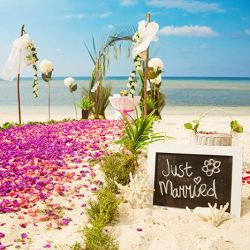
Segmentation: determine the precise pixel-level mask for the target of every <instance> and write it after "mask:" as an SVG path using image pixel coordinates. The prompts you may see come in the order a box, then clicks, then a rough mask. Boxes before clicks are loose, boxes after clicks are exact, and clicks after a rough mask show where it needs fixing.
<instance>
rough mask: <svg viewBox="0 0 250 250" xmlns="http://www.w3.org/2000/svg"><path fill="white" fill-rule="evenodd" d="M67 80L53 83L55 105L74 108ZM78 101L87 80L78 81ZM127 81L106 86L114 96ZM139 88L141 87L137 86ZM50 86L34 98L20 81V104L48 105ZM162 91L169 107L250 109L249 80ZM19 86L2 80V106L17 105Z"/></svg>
mask: <svg viewBox="0 0 250 250" xmlns="http://www.w3.org/2000/svg"><path fill="white" fill-rule="evenodd" d="M63 79H64V77H55V78H54V80H53V81H52V82H51V99H52V105H55V106H57V105H72V101H73V100H72V96H71V94H70V93H69V91H68V89H67V88H66V86H65V85H64V83H63ZM75 79H76V82H77V83H78V90H77V92H76V99H77V100H79V99H80V96H81V91H82V88H83V87H87V86H88V83H89V79H88V78H87V77H76V78H75ZM126 82H127V77H109V78H107V79H106V80H105V83H106V84H111V85H112V86H113V94H114V93H119V92H120V90H122V89H127V87H126ZM138 85H139V83H138ZM47 91H48V89H47V83H45V82H43V81H42V80H40V81H39V97H38V98H33V96H32V79H31V78H24V79H22V80H21V102H22V105H24V106H44V105H47ZM161 91H162V92H163V93H165V94H166V95H167V103H168V105H169V106H210V105H211V106H228V107H230V106H232V107H235V106H250V78H206V77H199V78H192V77H169V78H164V80H163V83H162V87H161ZM16 103H17V101H16V82H15V81H13V82H7V81H3V80H0V106H9V105H16Z"/></svg>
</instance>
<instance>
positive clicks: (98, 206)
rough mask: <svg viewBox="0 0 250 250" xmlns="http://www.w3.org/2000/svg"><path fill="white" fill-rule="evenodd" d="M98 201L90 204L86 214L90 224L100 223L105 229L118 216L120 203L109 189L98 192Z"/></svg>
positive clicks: (104, 188) (105, 188) (92, 201)
mask: <svg viewBox="0 0 250 250" xmlns="http://www.w3.org/2000/svg"><path fill="white" fill-rule="evenodd" d="M96 196H97V199H96V200H91V201H90V202H89V208H87V210H86V212H87V215H88V216H89V219H90V222H91V223H93V222H98V224H99V225H102V226H103V227H104V226H106V225H107V224H109V223H111V222H112V221H113V220H114V219H115V218H116V217H117V215H118V211H117V208H118V204H119V203H118V201H117V200H116V197H115V194H114V193H113V192H112V190H111V189H110V188H109V187H103V188H101V189H100V190H98V191H97V194H96Z"/></svg>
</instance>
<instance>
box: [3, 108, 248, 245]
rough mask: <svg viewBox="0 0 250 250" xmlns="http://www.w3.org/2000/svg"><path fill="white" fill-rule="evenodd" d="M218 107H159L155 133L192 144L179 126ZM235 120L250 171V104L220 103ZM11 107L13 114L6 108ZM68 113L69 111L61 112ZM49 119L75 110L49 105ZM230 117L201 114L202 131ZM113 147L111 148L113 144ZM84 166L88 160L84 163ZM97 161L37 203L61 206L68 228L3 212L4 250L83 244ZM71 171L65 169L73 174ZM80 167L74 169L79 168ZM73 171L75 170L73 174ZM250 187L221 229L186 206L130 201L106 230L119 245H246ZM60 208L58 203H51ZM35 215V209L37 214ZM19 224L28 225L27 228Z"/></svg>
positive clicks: (42, 112) (224, 125) (42, 117)
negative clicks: (63, 188)
mask: <svg viewBox="0 0 250 250" xmlns="http://www.w3.org/2000/svg"><path fill="white" fill-rule="evenodd" d="M213 108H216V107H166V108H165V109H164V111H163V114H164V115H163V117H162V120H160V121H157V122H156V123H155V125H154V130H155V131H160V132H164V133H166V135H169V136H171V137H174V139H171V140H167V141H166V142H165V143H167V144H182V145H183V144H184V145H187V147H188V145H190V143H192V142H191V138H192V132H190V131H188V130H185V129H184V127H183V124H184V123H185V122H188V121H191V120H193V119H195V118H197V116H199V115H200V114H201V113H204V112H205V111H207V110H208V109H209V110H210V109H213ZM222 109H223V110H225V111H226V112H228V113H229V114H230V115H231V116H233V118H234V119H238V121H239V122H240V123H241V124H244V129H245V131H244V134H242V135H239V136H237V137H235V139H234V142H233V145H236V146H243V147H244V164H243V169H244V172H245V171H249V170H250V115H249V108H242V107H234V108H232V107H224V108H222ZM2 110H4V111H5V110H6V111H5V113H2V116H1V118H2V119H1V122H4V121H6V120H12V121H16V115H15V112H16V111H15V108H14V107H12V108H9V107H5V108H4V109H2ZM10 110H11V112H9V111H10ZM65 113H67V115H65ZM52 118H53V119H56V120H60V119H63V118H74V109H73V107H70V106H65V107H57V108H55V107H54V108H52ZM107 118H108V119H114V118H115V117H114V110H113V109H112V108H109V109H108V112H107ZM30 120H32V121H46V120H47V108H46V107H39V108H38V107H24V108H23V121H24V122H26V121H30ZM229 122H230V118H229V117H227V116H226V115H224V114H221V112H220V110H217V111H213V112H211V114H209V115H208V116H206V117H205V118H204V122H203V123H201V128H202V129H209V131H230V128H229ZM111 148H112V147H111ZM145 156H146V152H145V154H144V156H142V157H141V158H140V168H139V171H141V170H142V169H146V168H147V159H146V158H145ZM86 164H87V163H86ZM99 168H100V166H99V164H97V165H95V166H94V169H93V170H91V171H94V173H95V176H89V177H87V178H84V179H79V180H77V179H76V180H74V181H72V182H71V183H68V185H67V187H68V189H69V191H67V192H65V195H64V196H58V195H56V196H55V195H52V196H51V197H50V199H49V200H48V201H47V202H46V203H40V202H39V203H38V207H37V209H38V210H39V211H43V210H44V209H45V208H46V206H48V205H49V204H60V209H61V210H62V212H63V217H64V218H70V223H69V225H68V226H65V227H64V226H63V227H60V230H58V229H57V228H56V227H55V225H54V224H53V223H54V222H51V221H47V220H46V219H44V220H45V221H43V219H41V220H40V221H39V220H37V219H36V217H32V214H29V213H28V214H26V215H25V214H23V213H21V212H17V213H14V214H13V213H10V214H2V215H1V224H3V225H2V226H1V227H0V231H2V232H4V233H5V235H6V237H5V239H3V240H2V243H3V244H5V245H10V246H9V248H8V249H16V246H21V249H27V250H28V249H44V248H46V246H48V247H49V248H51V249H70V246H71V245H72V244H74V243H75V242H79V243H81V244H84V240H83V238H82V234H81V230H82V228H84V226H86V225H89V224H88V223H89V221H88V218H87V216H86V214H85V208H86V206H87V205H86V204H87V203H88V201H89V199H92V198H93V197H94V196H93V195H94V193H95V191H94V189H93V187H98V186H96V181H97V180H103V174H102V173H101V172H100V169H99ZM79 170H80V169H79ZM71 171H72V170H67V172H71ZM77 171H78V170H77ZM77 171H76V172H77ZM249 196H250V185H249V184H243V186H242V199H241V202H242V204H241V218H233V219H230V220H228V221H226V222H224V223H223V224H222V225H221V226H219V227H214V226H213V225H211V224H209V223H207V222H204V221H202V220H201V219H200V218H199V217H198V216H197V215H196V214H193V213H191V212H189V211H186V210H185V209H168V208H164V207H153V206H152V205H151V206H148V207H147V208H143V209H132V208H131V207H130V206H129V205H128V204H126V203H122V204H120V206H119V218H118V222H117V223H116V224H115V225H110V226H108V227H106V230H107V231H108V232H109V233H111V234H112V235H114V237H115V238H116V239H117V240H118V242H119V247H120V248H119V249H137V250H146V249H150V250H154V249H162V250H163V249H173V250H178V249H179V250H182V249H188V250H189V249H190V250H191V249H192V250H196V249H197V250H198V249H202V250H208V249H209V250H212V249H237V250H247V249H250V247H249V246H250V238H249V228H250V201H249ZM55 206H58V205H55ZM38 214H39V213H38ZM20 225H26V226H25V228H22V227H20ZM22 232H28V238H27V239H20V234H21V233H22Z"/></svg>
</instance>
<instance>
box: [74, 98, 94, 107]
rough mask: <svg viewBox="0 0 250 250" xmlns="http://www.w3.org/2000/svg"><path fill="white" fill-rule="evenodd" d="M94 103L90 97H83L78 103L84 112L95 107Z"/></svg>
mask: <svg viewBox="0 0 250 250" xmlns="http://www.w3.org/2000/svg"><path fill="white" fill-rule="evenodd" d="M93 105H94V103H93V102H92V101H91V100H90V98H89V97H83V98H82V99H81V100H80V101H79V102H78V103H77V106H78V107H79V108H80V109H82V110H90V109H91V108H92V107H93Z"/></svg>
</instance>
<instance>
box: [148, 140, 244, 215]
mask: <svg viewBox="0 0 250 250" xmlns="http://www.w3.org/2000/svg"><path fill="white" fill-rule="evenodd" d="M157 153H169V154H188V155H208V156H210V155H212V156H231V157H232V180H231V204H229V205H230V213H231V215H232V216H234V217H238V218H239V217H240V213H241V189H242V164H243V161H242V155H243V150H242V147H229V146H200V145H175V144H151V145H149V147H148V174H149V176H150V178H151V179H152V180H153V182H154V180H155V170H156V154H157ZM211 205H213V204H211ZM224 205H225V204H224Z"/></svg>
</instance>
